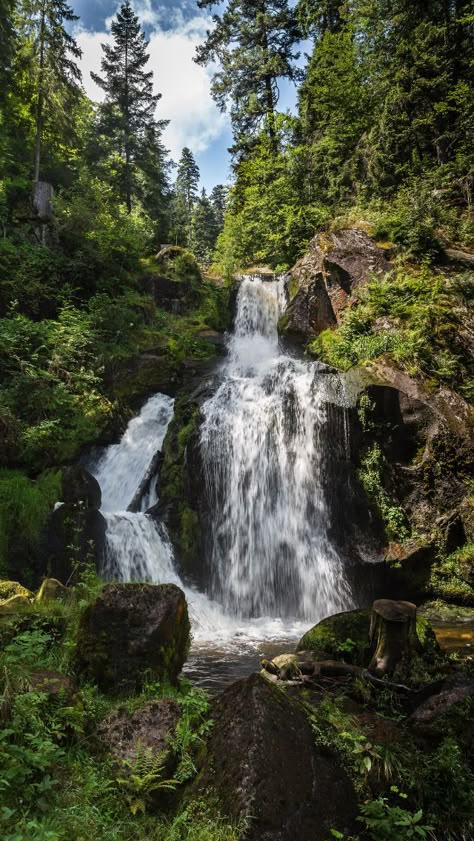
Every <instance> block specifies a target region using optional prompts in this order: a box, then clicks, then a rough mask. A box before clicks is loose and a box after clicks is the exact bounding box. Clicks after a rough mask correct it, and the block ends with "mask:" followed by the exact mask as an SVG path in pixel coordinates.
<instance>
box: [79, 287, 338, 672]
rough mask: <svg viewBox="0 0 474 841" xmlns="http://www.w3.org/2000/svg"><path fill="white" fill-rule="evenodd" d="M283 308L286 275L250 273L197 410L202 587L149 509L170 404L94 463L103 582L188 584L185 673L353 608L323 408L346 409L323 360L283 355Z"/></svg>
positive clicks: (164, 401) (143, 416)
mask: <svg viewBox="0 0 474 841" xmlns="http://www.w3.org/2000/svg"><path fill="white" fill-rule="evenodd" d="M284 306H285V288H284V282H283V280H278V281H263V280H259V279H257V278H256V279H250V278H244V279H243V281H242V283H241V287H240V290H239V295H238V303H237V316H236V323H235V330H234V333H233V335H232V336H230V337H229V340H228V357H227V359H226V361H225V363H224V365H223V367H222V370H221V385H220V387H219V388H218V389H217V391H216V392H215V394H214V395H213V396H212V397H211V398H210V399H209V400H207V402H206V403H205V404H204V405H203V407H202V412H203V416H204V422H203V425H202V429H201V453H202V461H203V464H204V468H205V478H206V490H207V494H208V501H209V509H210V511H211V512H212V528H211V534H210V535H209V543H210V551H209V554H210V558H209V561H210V563H209V566H210V569H211V576H210V581H209V586H208V592H207V593H206V594H204V593H199V592H196V591H195V590H193V589H191V588H186V587H185V586H184V585H183V582H182V581H181V579H180V577H179V575H178V573H177V571H176V568H175V564H174V556H173V549H172V546H171V544H170V541H169V538H168V535H167V532H166V529H165V528H164V526H162V525H161V524H160V523H158V522H157V521H156V520H155V519H154V518H153V517H151V516H149V515H148V514H147V513H146V511H147V509H148V508H149V507H151V506H152V505H154V504H155V503H156V502H157V501H158V492H159V488H157V487H156V480H155V479H154V478H153V477H154V474H155V469H154V465H155V461H154V459H155V458H156V454H157V452H158V451H159V450H160V449H161V447H162V444H163V440H164V437H165V434H166V430H167V428H168V425H169V422H170V420H171V418H172V414H173V400H172V399H171V398H170V397H167V396H166V395H163V394H157V395H155V396H154V397H152V398H151V399H150V400H149V401H148V402H147V403H146V404H145V406H144V407H143V409H142V411H141V413H140V415H139V416H138V417H137V418H135V419H134V420H132V421H131V422H130V424H129V426H128V428H127V430H126V432H125V434H124V436H123V438H122V440H121V441H120V442H119V444H116V445H113V446H110V447H108V448H107V450H106V451H105V453H104V455H103V456H102V458H101V459H100V460H99V461H98V463H97V464H96V466H95V467H92V472H93V473H94V474H95V476H96V478H97V479H98V481H99V484H100V486H101V489H102V509H103V514H104V516H105V518H106V521H107V533H106V551H105V558H104V569H103V572H104V575H105V577H107V578H109V579H113V580H119V581H124V582H128V581H151V582H154V583H164V582H172V583H175V584H177V585H178V586H180V587H182V588H183V589H184V590H185V592H186V596H187V599H188V604H189V608H190V614H191V622H192V629H193V638H194V655H193V658H191V665H190V664H189V663H188V668H191V671H192V672H193V674H194V676H196V675H200V674H203V675H204V676H205V679H206V680H208V675H209V658H211V659H212V661H213V669H212V671H213V672H215V671H216V668H217V671H218V670H219V668H221V669H222V667H223V664H224V663H225V664H226V665H225V668H224V672H225V674H226V675H227V676H230V674H232V675H234V676H235V675H236V674H238V673H239V672H238V671H235V670H234V671H233V672H232V668H234V667H233V666H231V667H230V669H229V662H230V663H231V664H232V663H233V664H235V653H236V652H238V657H239V658H240V662H242V663H243V662H246V663H247V664H248V667H250V664H252V665H251V667H252V668H253V667H254V666H255V659H254V658H255V648H256V646H261V645H262V644H263V643H264V641H267V642H266V643H265V645H268V644H269V641H275V642H276V641H278V640H279V641H280V642H279V643H278V644H279V645H282V644H283V641H287V644H288V641H292V640H294V639H295V637H298V636H299V635H300V634H301V633H302V631H303V630H305V629H306V628H307V627H308V623H313V622H316V621H317V620H319V619H321V618H322V617H323V616H326V615H328V614H329V613H333V612H336V611H337V610H343V609H345V608H347V607H348V606H350V605H351V593H350V588H349V585H348V584H347V581H346V579H345V576H344V568H343V564H342V562H341V560H340V558H339V556H338V553H337V551H336V550H335V548H334V546H333V544H332V543H331V540H330V538H329V525H330V524H329V517H328V511H327V506H326V501H325V488H324V486H325V481H324V480H325V479H326V478H327V477H325V475H324V474H325V467H324V465H325V463H326V462H325V459H324V458H323V454H324V451H325V448H328V447H331V441H330V440H329V438H330V425H329V424H328V423H327V420H328V418H327V404H328V403H334V402H336V403H339V405H343V404H344V402H345V395H344V389H343V386H342V381H341V380H340V379H339V378H338V377H337V376H333V375H331V374H328V373H327V372H324V373H322V372H321V369H320V367H319V366H318V365H317V363H309V362H303V361H299V360H297V359H294V358H293V357H291V356H290V355H288V354H285V353H282V352H281V350H280V348H279V342H278V333H277V323H278V318H279V316H280V315H281V313H282V312H283V310H284ZM130 509H133V510H130ZM291 644H294V643H291V642H290V645H291ZM280 650H281V648H280ZM229 651H230V652H234V654H233V655H231V660H230V661H229V659H228V653H229ZM202 652H204V657H203V659H200V658H201V653H202ZM224 652H227V653H224ZM250 652H251V654H250ZM232 657H233V658H234V659H233V660H232ZM245 657H247V660H245ZM250 657H251V659H249V658H250Z"/></svg>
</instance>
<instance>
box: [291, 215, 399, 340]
mask: <svg viewBox="0 0 474 841" xmlns="http://www.w3.org/2000/svg"><path fill="white" fill-rule="evenodd" d="M389 270H390V263H389V262H388V260H387V255H386V252H385V251H384V249H382V248H380V247H379V246H378V245H376V243H375V242H374V241H373V240H372V239H371V238H370V237H369V236H368V235H367V234H366V233H365V232H364V231H362V230H359V229H357V228H350V229H347V230H342V231H337V232H334V233H323V234H318V235H317V236H316V237H315V238H314V239H313V240H312V241H311V243H310V244H309V247H308V251H307V253H306V254H305V255H304V257H302V258H301V260H299V261H298V262H297V263H296V265H295V266H294V268H293V269H292V270H291V279H290V284H289V290H290V303H289V305H288V307H287V310H286V312H285V314H284V316H283V318H282V319H281V321H280V324H279V329H280V332H282V333H283V334H284V335H286V336H290V337H292V338H297V339H300V340H301V341H303V342H308V341H310V340H311V339H313V338H314V337H315V336H317V335H318V334H319V333H321V332H322V331H323V330H326V329H327V328H331V327H335V326H336V325H337V323H338V322H339V320H340V317H341V313H342V311H343V310H344V309H345V307H347V306H351V305H352V304H353V303H354V302H355V301H356V297H357V288H358V287H359V286H360V285H361V284H362V283H365V282H366V281H367V280H369V278H370V276H371V275H373V274H384V273H386V272H388V271H389Z"/></svg>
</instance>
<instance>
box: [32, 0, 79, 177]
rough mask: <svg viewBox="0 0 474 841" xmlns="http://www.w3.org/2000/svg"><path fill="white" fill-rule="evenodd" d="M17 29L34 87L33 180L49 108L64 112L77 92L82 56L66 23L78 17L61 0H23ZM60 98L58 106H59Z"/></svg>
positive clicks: (36, 173)
mask: <svg viewBox="0 0 474 841" xmlns="http://www.w3.org/2000/svg"><path fill="white" fill-rule="evenodd" d="M19 18H20V20H19V33H20V37H21V38H22V39H24V42H26V44H27V50H26V52H27V54H28V58H29V62H30V75H31V77H32V79H33V83H34V90H35V118H34V119H35V145H34V181H35V182H37V181H39V180H40V174H41V157H42V142H43V131H44V126H45V119H46V117H47V116H48V112H54V113H55V114H57V113H58V111H59V110H62V112H63V114H67V112H68V106H69V104H70V103H71V102H72V100H73V99H74V98H75V97H77V95H78V93H79V83H80V81H81V72H80V70H79V68H78V66H77V63H76V61H77V59H79V58H80V57H81V54H82V53H81V50H80V49H79V47H78V45H77V43H76V41H75V39H74V38H73V37H72V35H70V33H69V32H68V31H67V29H66V26H67V24H69V23H72V22H73V21H75V20H78V17H77V15H75V14H74V12H73V10H72V9H71V7H70V6H69V5H68V4H67V3H65V2H64V0H22V3H21V4H20V7H19ZM59 102H60V106H59Z"/></svg>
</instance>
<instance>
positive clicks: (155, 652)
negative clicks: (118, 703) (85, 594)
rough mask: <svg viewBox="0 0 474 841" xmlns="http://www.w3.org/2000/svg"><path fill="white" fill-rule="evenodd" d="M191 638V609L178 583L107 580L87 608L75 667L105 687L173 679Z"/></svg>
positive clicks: (122, 689) (115, 689)
mask: <svg viewBox="0 0 474 841" xmlns="http://www.w3.org/2000/svg"><path fill="white" fill-rule="evenodd" d="M189 642H190V624H189V618H188V608H187V604H186V599H185V596H184V593H183V591H182V590H180V589H179V587H176V586H175V585H174V584H106V585H105V586H104V587H103V588H102V590H101V592H100V594H99V595H98V597H97V598H96V600H95V601H94V602H93V603H92V604H91V605H90V606H89V607H87V608H86V610H85V611H84V613H83V615H82V617H81V621H80V625H79V631H78V638H77V653H76V659H77V667H78V669H79V671H80V672H81V673H83V674H84V675H85V676H86V677H87V678H88V679H89V680H91V681H93V682H94V683H96V684H97V685H98V686H99V688H100V689H101V690H102V691H104V692H111V693H128V692H133V691H134V690H139V689H140V688H141V687H142V686H143V683H144V681H145V680H146V679H147V678H152V679H155V680H166V681H169V682H170V683H175V682H176V680H177V677H178V675H179V673H180V671H181V669H182V667H183V664H184V662H185V660H186V656H187V653H188V649H189Z"/></svg>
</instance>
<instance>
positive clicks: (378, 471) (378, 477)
mask: <svg viewBox="0 0 474 841" xmlns="http://www.w3.org/2000/svg"><path fill="white" fill-rule="evenodd" d="M382 474H383V455H382V451H381V449H380V447H379V445H378V444H376V443H375V444H373V446H372V447H371V448H370V449H369V450H367V452H366V453H365V455H364V456H363V457H362V460H361V466H360V468H359V471H358V475H359V479H360V480H361V482H362V484H363V486H364V488H365V492H366V493H367V496H368V497H369V498H370V499H371V500H372V502H373V503H374V505H375V506H376V508H377V510H378V512H379V514H380V516H381V518H382V521H383V523H384V526H385V530H386V532H387V536H388V537H389V538H390V539H391V540H399V541H402V540H405V538H407V537H408V535H409V530H408V525H407V517H406V515H405V512H404V511H403V509H402V508H400V506H399V505H394V504H393V502H392V500H391V499H390V497H389V495H388V493H387V491H386V490H385V488H384V486H383V483H382Z"/></svg>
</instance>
